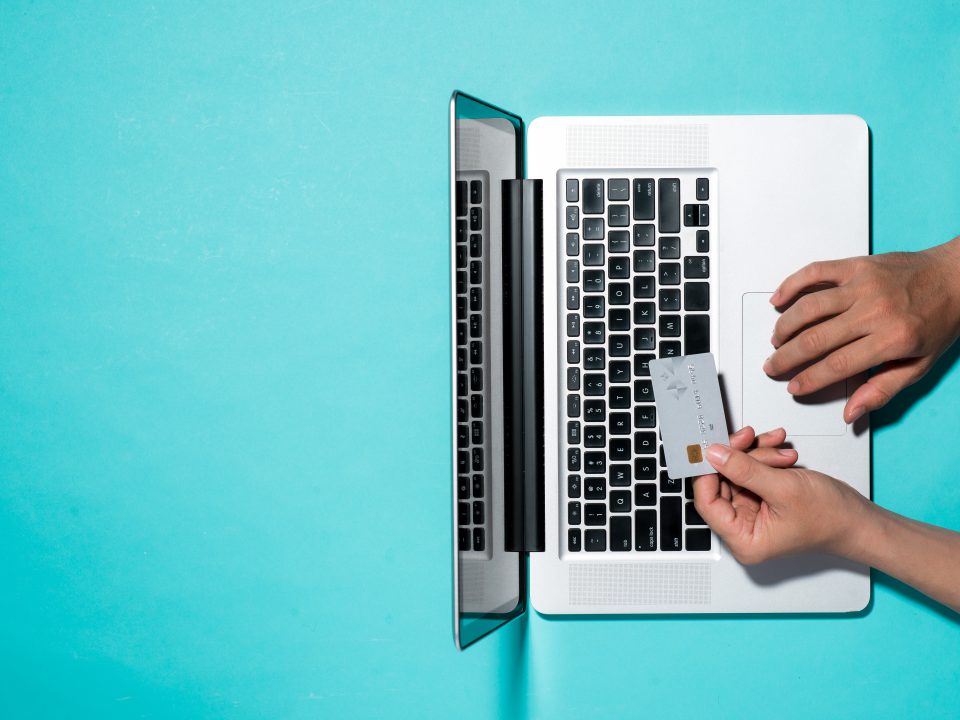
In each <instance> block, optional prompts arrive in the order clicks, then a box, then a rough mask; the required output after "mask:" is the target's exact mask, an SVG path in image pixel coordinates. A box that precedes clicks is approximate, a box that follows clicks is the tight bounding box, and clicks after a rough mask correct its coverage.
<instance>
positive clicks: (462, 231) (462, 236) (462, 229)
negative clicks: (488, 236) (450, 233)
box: [457, 220, 467, 242]
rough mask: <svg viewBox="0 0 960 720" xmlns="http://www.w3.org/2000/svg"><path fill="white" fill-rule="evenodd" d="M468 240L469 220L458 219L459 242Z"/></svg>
mask: <svg viewBox="0 0 960 720" xmlns="http://www.w3.org/2000/svg"><path fill="white" fill-rule="evenodd" d="M466 241H467V221H466V220H457V242H466Z"/></svg>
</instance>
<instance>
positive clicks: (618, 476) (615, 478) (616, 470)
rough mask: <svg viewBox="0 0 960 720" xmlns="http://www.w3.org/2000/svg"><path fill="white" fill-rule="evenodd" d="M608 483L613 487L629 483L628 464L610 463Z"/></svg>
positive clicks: (625, 485) (624, 485)
mask: <svg viewBox="0 0 960 720" xmlns="http://www.w3.org/2000/svg"><path fill="white" fill-rule="evenodd" d="M610 485H612V486H613V487H627V486H629V485H630V466H629V465H611V466H610Z"/></svg>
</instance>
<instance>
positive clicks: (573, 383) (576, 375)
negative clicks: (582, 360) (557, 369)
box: [567, 367, 580, 390]
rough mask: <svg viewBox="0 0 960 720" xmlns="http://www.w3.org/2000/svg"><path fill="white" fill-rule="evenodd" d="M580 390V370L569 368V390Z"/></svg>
mask: <svg viewBox="0 0 960 720" xmlns="http://www.w3.org/2000/svg"><path fill="white" fill-rule="evenodd" d="M579 389H580V368H578V367H569V368H567V390H579Z"/></svg>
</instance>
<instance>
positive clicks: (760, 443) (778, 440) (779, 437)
mask: <svg viewBox="0 0 960 720" xmlns="http://www.w3.org/2000/svg"><path fill="white" fill-rule="evenodd" d="M786 439H787V431H786V430H784V429H783V428H776V429H774V430H767V432H765V433H760V434H759V435H757V447H776V446H777V445H782V444H783V443H784V441H785V440H786ZM739 449H740V448H737V450H739Z"/></svg>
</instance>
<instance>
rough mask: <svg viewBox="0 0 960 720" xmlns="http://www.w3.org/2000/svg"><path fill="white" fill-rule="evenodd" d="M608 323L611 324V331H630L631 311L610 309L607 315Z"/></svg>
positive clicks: (627, 309)
mask: <svg viewBox="0 0 960 720" xmlns="http://www.w3.org/2000/svg"><path fill="white" fill-rule="evenodd" d="M607 322H608V323H609V324H610V330H611V331H615V330H629V329H630V309H629V308H610V313H609V314H608V315H607Z"/></svg>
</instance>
